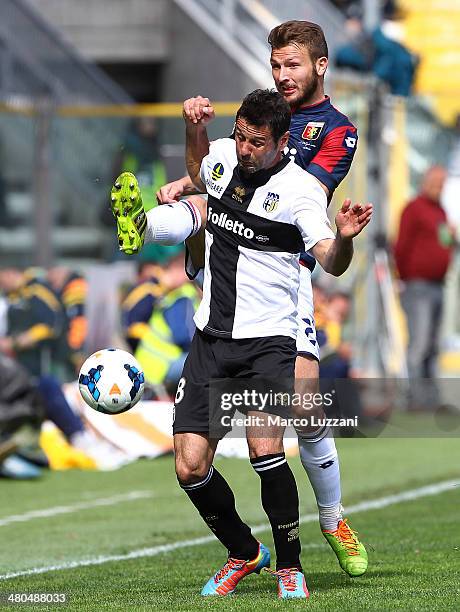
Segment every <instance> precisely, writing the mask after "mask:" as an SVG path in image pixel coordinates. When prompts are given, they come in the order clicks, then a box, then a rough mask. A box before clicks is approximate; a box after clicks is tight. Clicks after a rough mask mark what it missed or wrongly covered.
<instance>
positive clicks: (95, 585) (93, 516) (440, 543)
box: [0, 439, 460, 611]
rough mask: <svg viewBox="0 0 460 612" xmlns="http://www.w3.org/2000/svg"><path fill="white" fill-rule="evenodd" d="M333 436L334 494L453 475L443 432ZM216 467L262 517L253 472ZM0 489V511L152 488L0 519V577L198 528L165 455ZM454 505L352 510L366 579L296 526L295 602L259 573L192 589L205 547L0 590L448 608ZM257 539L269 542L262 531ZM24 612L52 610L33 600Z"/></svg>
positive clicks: (303, 486) (444, 499) (453, 588)
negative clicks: (302, 597) (299, 547)
mask: <svg viewBox="0 0 460 612" xmlns="http://www.w3.org/2000/svg"><path fill="white" fill-rule="evenodd" d="M338 445H339V447H340V448H339V450H340V456H341V466H342V477H343V489H344V501H345V503H347V502H348V503H354V502H358V501H361V500H365V499H373V498H376V497H380V496H382V495H386V494H388V493H394V492H399V491H404V490H407V489H409V488H414V487H417V486H420V485H424V484H428V483H435V482H439V481H441V480H445V479H449V478H455V477H458V465H459V464H460V448H459V445H458V441H457V440H454V439H447V440H436V439H431V440H401V439H386V440H379V439H377V440H341V441H339V444H338ZM216 465H217V466H218V469H220V470H221V471H222V472H223V473H224V474H225V476H226V477H227V478H228V480H229V482H230V483H231V485H232V487H233V488H234V490H235V494H236V498H237V504H238V508H239V510H240V512H241V514H242V516H243V518H244V519H245V520H247V521H248V522H249V523H250V524H252V525H255V524H260V523H265V522H266V518H265V515H264V513H263V511H262V509H261V507H260V502H259V493H258V477H257V476H256V475H255V474H253V473H252V470H251V469H250V467H249V466H248V465H247V463H246V462H245V461H242V460H228V459H227V460H225V459H218V460H217V461H216ZM291 465H292V467H293V469H294V471H295V474H296V477H297V480H298V483H299V490H300V494H301V508H302V510H301V511H302V513H305V512H311V511H313V510H314V507H315V504H314V499H313V495H312V493H311V489H310V487H309V485H308V484H307V483H306V481H305V475H304V473H303V470H302V468H301V466H300V464H299V461H298V459H293V460H292V461H291ZM0 487H1V506H0V519H2V518H5V517H7V516H10V515H13V514H22V513H25V512H28V511H31V510H37V509H42V508H47V507H50V506H57V505H66V504H73V503H78V502H81V501H85V500H91V499H98V498H101V497H110V496H113V495H118V494H120V493H126V492H129V491H133V490H142V491H152V492H153V497H152V498H151V499H140V500H135V501H129V502H123V503H119V504H117V505H114V506H107V507H98V508H92V509H87V510H80V511H79V512H76V513H72V514H64V515H58V516H55V517H49V518H43V519H34V520H31V521H28V522H23V523H12V524H9V525H6V526H2V527H0V537H1V542H2V546H1V549H0V574H5V573H8V572H12V571H20V570H24V569H27V568H33V567H40V566H48V565H53V564H59V563H62V562H66V561H74V560H79V559H85V558H92V557H97V556H99V555H112V554H126V553H128V552H130V551H132V550H136V549H142V548H145V547H153V546H157V545H160V544H169V543H172V542H175V541H180V540H185V539H190V538H195V537H200V536H203V535H207V533H208V532H207V530H206V527H205V526H204V525H203V524H202V522H201V520H200V518H199V517H198V516H197V514H196V512H195V511H194V509H193V508H192V507H191V506H190V503H189V502H188V499H187V498H186V496H185V495H184V494H183V492H182V491H181V490H180V489H179V488H178V487H177V485H176V482H175V478H174V476H173V465H172V458H164V459H159V460H157V461H151V462H147V461H140V462H137V463H136V464H133V465H131V466H127V467H126V468H123V469H122V470H120V471H118V472H113V473H92V472H62V473H50V474H48V475H47V476H46V477H45V479H43V480H42V481H40V482H33V483H18V482H9V481H3V482H1V483H0ZM459 507H460V488H455V489H453V490H452V491H448V492H446V493H442V494H440V495H437V496H433V497H425V498H420V499H418V500H414V501H410V502H404V503H400V504H396V505H394V506H391V507H388V508H384V509H381V510H371V511H369V512H362V513H361V512H360V513H356V515H353V516H352V517H351V519H352V520H351V524H352V526H353V527H354V528H356V529H358V530H359V532H360V534H362V536H363V540H364V541H365V543H366V544H367V546H368V550H369V556H370V567H369V571H368V572H367V574H366V575H365V576H363V577H361V578H357V579H353V580H352V579H350V578H348V577H347V576H346V575H345V574H344V573H343V572H342V571H341V570H340V568H339V567H338V564H337V562H336V560H335V556H334V555H333V553H332V551H330V549H329V548H328V546H327V544H326V542H325V541H324V539H323V538H322V536H321V533H320V531H319V528H318V525H317V523H316V522H313V523H307V524H305V525H303V526H302V528H301V537H302V542H303V545H304V550H303V554H302V561H303V565H304V569H305V573H306V577H307V583H308V585H309V588H310V591H311V598H310V600H309V601H308V602H307V603H306V602H305V601H302V602H294V601H290V602H279V601H277V599H276V585H275V581H274V579H273V578H272V577H271V576H269V575H266V574H262V575H261V576H260V577H259V576H250V577H249V578H247V579H246V580H245V581H243V582H242V583H241V584H240V586H239V587H238V593H237V595H235V596H233V597H231V598H226V599H224V600H215V599H211V600H209V599H206V600H205V599H203V598H201V597H200V596H199V591H200V589H201V586H202V585H203V584H204V582H205V580H206V579H207V578H208V577H209V575H211V574H212V572H213V571H214V570H216V569H217V568H218V567H219V566H221V565H222V562H223V560H224V557H225V552H224V551H223V549H222V547H221V546H220V545H219V544H218V543H209V544H203V545H199V546H194V547H188V548H181V549H178V550H175V551H173V552H168V553H164V554H160V555H157V556H153V557H144V558H139V559H133V560H129V561H120V562H110V563H104V564H102V565H94V566H90V567H78V568H74V569H67V570H61V571H54V572H48V573H45V574H40V575H32V576H23V577H17V578H13V579H9V580H5V581H0V593H2V594H3V596H4V595H5V594H6V593H13V592H41V593H45V592H47V593H50V592H54V593H60V592H65V593H67V595H68V599H69V603H68V604H66V605H65V608H66V609H71V610H91V611H92V610H109V609H110V610H197V609H198V610H199V609H203V610H208V609H209V610H215V609H226V610H249V609H251V610H254V609H256V610H257V609H262V607H263V608H264V609H265V610H271V609H273V610H275V609H278V608H281V607H284V606H286V605H289V606H290V608H293V609H297V608H300V607H301V606H305V605H308V608H309V609H313V610H342V611H348V610H353V609H357V608H360V609H364V610H393V609H401V610H415V609H417V610H428V609H430V610H454V609H456V608H457V604H458V597H459V594H460V589H459V586H458V585H459V568H460V551H459V548H460V535H459V534H458V532H459V530H458V508H459ZM259 537H260V538H261V539H262V541H264V542H265V543H267V544H268V545H269V546H270V547H271V549H272V550H273V547H272V543H271V534H270V532H269V531H268V530H267V531H266V532H264V533H262V534H260V536H259ZM3 601H4V600H3ZM28 607H29V606H28ZM30 607H34V608H37V609H40V610H46V609H53V608H51V607H48V606H46V605H44V604H40V605H35V606H30ZM30 607H29V609H30ZM54 609H55V608H54Z"/></svg>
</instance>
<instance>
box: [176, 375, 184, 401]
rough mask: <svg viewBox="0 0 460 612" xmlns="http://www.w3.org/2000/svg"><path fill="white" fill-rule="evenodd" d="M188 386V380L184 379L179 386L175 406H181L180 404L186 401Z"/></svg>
mask: <svg viewBox="0 0 460 612" xmlns="http://www.w3.org/2000/svg"><path fill="white" fill-rule="evenodd" d="M186 384H187V380H186V379H185V378H184V377H182V378H181V379H180V380H179V384H178V385H177V391H176V397H175V399H174V403H175V404H180V402H181V401H182V400H183V399H184V389H185V385H186Z"/></svg>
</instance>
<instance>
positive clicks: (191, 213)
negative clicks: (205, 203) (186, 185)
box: [145, 200, 201, 246]
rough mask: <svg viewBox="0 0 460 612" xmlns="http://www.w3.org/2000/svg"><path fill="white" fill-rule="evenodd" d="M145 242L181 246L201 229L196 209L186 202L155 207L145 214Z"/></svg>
mask: <svg viewBox="0 0 460 612" xmlns="http://www.w3.org/2000/svg"><path fill="white" fill-rule="evenodd" d="M146 216H147V228H146V230H145V242H146V243H150V242H154V243H156V244H163V245H165V246H172V245H175V244H181V242H184V241H185V240H187V238H190V237H191V236H194V235H195V234H196V233H197V232H198V230H199V229H200V227H201V217H200V213H199V211H198V209H197V207H196V206H195V205H194V204H192V202H189V201H188V200H181V201H180V202H175V203H174V204H162V205H161V206H155V208H152V209H151V210H149V211H148V212H147V213H146Z"/></svg>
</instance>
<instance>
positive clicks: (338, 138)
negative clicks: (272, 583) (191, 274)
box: [157, 21, 368, 576]
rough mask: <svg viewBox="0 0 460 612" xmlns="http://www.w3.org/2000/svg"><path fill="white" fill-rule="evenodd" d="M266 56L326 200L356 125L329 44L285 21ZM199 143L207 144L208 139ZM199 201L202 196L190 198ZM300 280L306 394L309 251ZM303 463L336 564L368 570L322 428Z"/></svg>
mask: <svg viewBox="0 0 460 612" xmlns="http://www.w3.org/2000/svg"><path fill="white" fill-rule="evenodd" d="M268 42H269V44H270V46H271V57H270V63H271V67H272V75H273V79H274V82H275V85H276V88H277V90H278V91H279V92H280V93H281V95H282V96H283V97H284V98H285V100H287V102H288V103H289V105H290V107H291V111H292V119H291V125H290V130H289V141H288V144H287V146H286V148H285V151H284V152H285V154H286V155H288V156H289V157H291V158H292V159H293V160H294V162H295V163H296V164H297V165H299V166H300V167H301V168H303V169H304V170H306V171H307V172H308V173H309V174H311V175H313V176H314V177H315V179H316V180H317V181H318V183H319V185H320V186H321V188H322V189H323V190H324V192H325V194H326V196H327V202H328V203H329V202H330V200H331V198H332V195H333V193H334V190H335V189H336V187H337V186H338V185H339V184H340V183H341V181H342V180H343V179H344V178H345V176H346V175H347V173H348V171H349V169H350V166H351V163H352V160H353V156H354V154H355V151H356V147H357V143H358V134H357V130H356V127H355V126H354V125H353V124H352V123H351V122H350V120H349V119H348V117H346V116H345V115H343V114H342V113H341V112H340V111H338V110H337V109H336V108H335V107H334V106H333V105H332V103H331V100H330V98H329V97H328V96H326V95H325V92H324V75H325V73H326V70H327V66H328V48H327V43H326V40H325V37H324V33H323V31H322V29H321V28H320V26H318V25H317V24H314V23H311V22H308V21H288V22H285V23H282V24H280V25H278V26H276V27H275V28H273V30H272V31H271V32H270V35H269V37H268ZM188 112H189V113H190V117H191V118H192V119H194V120H200V119H202V117H203V115H205V114H208V115H209V116H210V117H211V116H212V112H213V109H212V107H211V103H210V100H209V99H208V98H202V97H197V98H192V99H191V100H190V102H189V104H188ZM203 146H204V147H206V146H209V144H207V143H206V140H204V141H203ZM193 193H197V191H196V188H195V186H194V185H193V183H192V181H191V180H190V178H189V177H188V176H186V177H184V178H183V179H180V180H178V181H174V182H172V183H169V184H168V185H165V186H164V187H163V188H162V189H161V190H160V191H159V192H158V193H157V199H158V201H159V202H160V203H163V204H164V203H167V202H171V201H175V200H176V199H179V198H181V197H183V196H186V195H190V194H193ZM196 203H197V206H198V207H200V208H202V207H203V206H204V202H203V203H201V204H200V201H199V200H197V201H196ZM188 246H189V249H190V253H191V255H192V260H193V264H194V265H193V267H194V268H195V269H197V268H199V267H200V266H201V265H202V264H203V256H204V241H203V233H202V232H201V233H199V234H198V235H196V236H195V237H194V238H192V239H190V240H189V241H188ZM301 265H302V268H301V283H300V291H299V307H298V311H299V316H298V326H299V329H298V336H297V350H298V358H297V362H296V378H297V379H298V381H299V385H301V386H302V387H303V392H304V393H309V392H310V393H316V392H317V391H318V390H319V383H318V378H319V364H318V362H319V347H318V342H317V339H316V331H315V321H314V307H313V300H312V298H311V291H310V288H311V273H312V271H313V268H314V266H315V260H314V258H313V257H312V256H311V254H309V253H304V254H303V255H302V257H301ZM299 448H300V458H301V461H302V465H303V467H304V468H305V471H306V473H307V475H308V478H309V480H310V482H311V485H312V487H313V491H314V493H315V497H316V501H317V505H318V511H319V522H320V526H321V529H322V532H323V534H324V537H325V538H326V540H327V542H328V543H329V544H330V546H331V548H332V549H333V551H334V552H335V554H336V556H337V558H338V561H339V563H340V566H341V567H342V569H343V570H344V571H345V572H347V574H349V575H350V576H360V575H362V574H364V572H365V571H366V569H367V565H368V559H367V552H366V550H365V547H364V545H363V544H362V542H360V541H359V539H358V536H357V534H356V532H355V531H354V530H353V529H351V527H350V525H349V523H348V521H347V519H344V517H343V508H342V504H341V497H342V492H341V484H340V469H339V457H338V455H337V450H336V446H335V442H334V438H333V437H332V435H331V432H330V431H329V430H328V429H327V428H322V429H317V430H316V431H315V430H310V431H308V430H304V431H302V432H299Z"/></svg>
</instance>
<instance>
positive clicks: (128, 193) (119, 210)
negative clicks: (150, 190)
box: [110, 172, 147, 255]
mask: <svg viewBox="0 0 460 612" xmlns="http://www.w3.org/2000/svg"><path fill="white" fill-rule="evenodd" d="M110 205H111V208H112V212H113V215H114V217H115V219H116V220H117V235H118V244H119V247H120V251H123V253H126V254H127V255H133V254H135V253H138V252H139V251H140V250H141V249H142V246H143V244H144V236H145V228H146V227H147V217H146V215H145V210H144V205H143V203H142V195H141V191H140V189H139V184H138V182H137V179H136V177H135V176H134V174H131V172H123V174H120V176H119V177H118V178H117V180H116V181H115V184H114V185H113V187H112V191H111V198H110Z"/></svg>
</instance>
